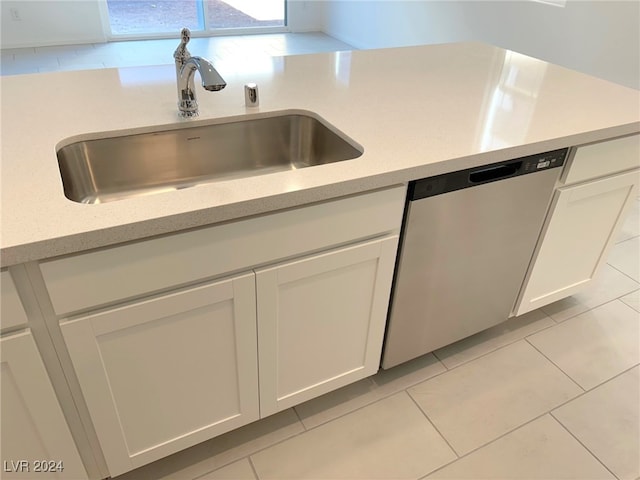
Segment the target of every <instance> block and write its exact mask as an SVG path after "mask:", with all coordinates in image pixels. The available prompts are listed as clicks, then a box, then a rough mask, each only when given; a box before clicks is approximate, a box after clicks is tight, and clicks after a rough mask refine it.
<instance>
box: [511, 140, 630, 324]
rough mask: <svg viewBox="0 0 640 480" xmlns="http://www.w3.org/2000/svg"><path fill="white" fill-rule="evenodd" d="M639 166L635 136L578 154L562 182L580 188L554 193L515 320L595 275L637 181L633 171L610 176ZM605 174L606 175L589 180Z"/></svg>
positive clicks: (570, 293)
mask: <svg viewBox="0 0 640 480" xmlns="http://www.w3.org/2000/svg"><path fill="white" fill-rule="evenodd" d="M598 160H599V161H598ZM638 161H639V160H638V136H634V137H626V138H623V139H620V140H614V141H611V142H606V143H601V144H595V145H590V146H587V147H581V148H579V149H578V150H577V152H576V155H575V157H574V158H573V159H572V161H570V163H569V164H568V165H567V170H566V171H565V173H564V174H563V179H565V181H566V182H571V181H573V182H577V181H581V182H582V183H577V184H574V185H570V186H565V187H562V188H559V189H558V190H557V191H556V193H555V195H554V198H553V202H552V204H551V209H550V212H549V214H548V216H547V220H546V222H545V225H544V227H543V230H542V235H541V238H540V240H539V242H538V245H537V247H536V252H535V253H534V257H533V261H532V263H531V265H530V267H529V272H528V273H527V277H526V279H525V283H524V287H523V289H522V290H521V294H520V297H519V301H518V304H517V307H516V309H515V314H516V315H522V314H524V313H527V312H529V311H531V310H534V309H536V308H539V307H542V306H544V305H547V304H549V303H552V302H555V301H557V300H560V299H562V298H565V297H568V296H570V295H573V294H575V293H577V292H578V291H579V290H581V289H583V288H584V287H585V286H586V285H587V284H589V283H590V282H591V281H592V280H593V278H594V277H595V276H596V275H597V273H598V271H599V268H600V267H601V266H602V265H603V264H604V263H605V262H606V258H607V254H608V252H609V250H610V248H611V246H612V245H613V242H614V241H615V238H616V234H617V231H618V230H619V227H620V225H621V224H622V222H623V221H624V218H625V213H626V212H627V210H628V207H629V206H630V204H631V202H632V200H633V199H634V197H635V196H636V195H637V191H638V183H639V180H640V176H639V171H638V170H637V169H634V170H630V171H629V170H628V171H626V172H623V173H618V174H610V173H611V170H612V169H620V168H628V167H633V166H634V165H635V166H637V164H638ZM605 173H609V175H608V176H602V177H601V178H596V179H592V177H593V175H604V174H605ZM614 173H615V170H614Z"/></svg>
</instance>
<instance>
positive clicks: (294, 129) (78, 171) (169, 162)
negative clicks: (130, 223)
mask: <svg viewBox="0 0 640 480" xmlns="http://www.w3.org/2000/svg"><path fill="white" fill-rule="evenodd" d="M360 155H362V151H361V150H360V149H359V148H357V147H356V146H354V144H353V142H351V141H349V140H347V139H346V137H345V136H344V135H343V134H341V133H339V132H338V131H336V130H335V129H334V128H331V127H329V126H328V125H327V124H325V123H323V122H322V121H321V120H319V119H317V118H315V117H313V116H310V115H307V114H283V115H277V116H271V117H265V118H257V119H255V118H254V119H248V120H242V121H232V122H229V123H220V124H216V125H208V126H198V127H189V128H183V129H177V130H167V131H160V132H153V133H144V134H137V135H128V136H122V137H112V138H105V139H99V140H86V141H82V142H76V143H72V144H70V145H67V146H64V147H62V148H60V149H59V150H58V165H59V167H60V174H61V176H62V183H63V185H64V193H65V195H66V197H67V198H69V199H71V200H73V201H75V202H81V203H104V202H111V201H115V200H122V199H125V198H131V197H136V196H140V195H149V194H154V193H160V192H166V191H170V190H178V189H182V188H188V187H193V186H196V185H202V184H210V183H212V182H216V181H219V180H227V179H231V178H240V177H248V176H253V175H263V174H266V173H272V172H279V171H284V170H292V169H298V168H306V167H311V166H314V165H322V164H326V163H333V162H339V161H342V160H349V159H352V158H357V157H359V156H360Z"/></svg>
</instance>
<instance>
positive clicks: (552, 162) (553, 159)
mask: <svg viewBox="0 0 640 480" xmlns="http://www.w3.org/2000/svg"><path fill="white" fill-rule="evenodd" d="M567 150H568V149H566V148H565V149H562V150H556V151H553V152H548V153H543V154H541V155H535V156H534V157H533V158H532V157H526V158H524V159H523V168H524V172H523V173H527V172H532V171H535V170H542V169H544V168H554V167H559V166H562V165H563V164H564V159H565V157H566V156H567Z"/></svg>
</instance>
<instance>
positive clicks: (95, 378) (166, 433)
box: [61, 273, 258, 476]
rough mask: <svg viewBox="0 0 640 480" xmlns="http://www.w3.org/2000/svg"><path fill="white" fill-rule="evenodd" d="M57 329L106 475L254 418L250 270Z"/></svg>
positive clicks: (254, 350)
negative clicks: (69, 357)
mask: <svg viewBox="0 0 640 480" xmlns="http://www.w3.org/2000/svg"><path fill="white" fill-rule="evenodd" d="M61 328H62V333H63V335H64V339H65V342H66V344H67V347H68V349H69V354H70V356H71V360H72V362H73V366H74V368H75V371H76V374H77V376H78V380H79V382H80V386H81V389H82V392H83V394H84V397H85V400H86V403H87V406H88V408H89V412H90V415H91V418H92V420H93V423H94V426H95V429H96V432H97V434H98V438H99V440H100V445H101V447H102V450H103V453H104V455H105V458H106V461H107V465H108V467H109V472H110V474H111V475H112V476H115V475H119V474H121V473H123V472H126V471H128V470H132V469H133V468H136V467H139V466H141V465H144V464H146V463H149V462H151V461H153V460H157V459H159V458H161V457H164V456H166V455H169V454H171V453H174V452H176V451H178V450H181V449H183V448H186V447H189V446H192V445H194V444H196V443H199V442H201V441H204V440H207V439H209V438H212V437H214V436H216V435H218V434H221V433H223V432H226V431H229V430H231V429H234V428H236V427H239V426H241V425H244V424H246V423H249V422H251V421H253V420H255V419H257V418H258V391H257V382H258V374H257V347H256V321H255V281H254V275H253V273H250V274H246V275H242V276H238V277H235V278H232V279H228V280H224V281H220V282H217V283H213V284H209V285H205V286H201V287H197V288H192V289H190V290H186V291H180V292H176V293H172V294H168V295H165V296H162V297H158V298H153V299H149V300H146V301H142V302H139V303H135V304H132V305H125V306H122V307H120V308H116V309H113V310H109V311H105V312H101V313H97V314H94V315H90V316H87V317H84V318H81V319H79V320H75V321H71V322H69V323H65V324H63V325H62V326H61Z"/></svg>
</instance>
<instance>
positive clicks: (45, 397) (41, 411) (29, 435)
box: [0, 330, 87, 480]
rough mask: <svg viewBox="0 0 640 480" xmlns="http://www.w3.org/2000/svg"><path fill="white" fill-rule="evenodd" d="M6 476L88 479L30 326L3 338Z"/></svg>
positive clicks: (3, 465)
mask: <svg viewBox="0 0 640 480" xmlns="http://www.w3.org/2000/svg"><path fill="white" fill-rule="evenodd" d="M0 355H1V357H2V367H1V368H2V379H1V380H0V382H1V384H2V389H1V397H2V398H1V402H2V403H1V406H2V415H1V416H2V427H1V428H0V430H1V432H2V434H1V435H2V474H1V475H0V476H1V477H2V478H4V479H10V478H16V479H27V478H40V479H42V478H47V479H73V480H78V479H82V478H87V473H86V471H85V469H84V466H83V465H82V461H81V460H80V456H79V454H78V451H77V449H76V446H75V443H74V442H73V438H72V437H71V433H70V432H69V427H68V426H67V423H66V421H65V419H64V416H63V414H62V410H61V409H60V405H59V404H58V400H57V398H56V396H55V393H54V391H53V387H52V386H51V382H50V381H49V377H48V376H47V372H46V370H45V368H44V364H43V363H42V359H41V358H40V354H39V352H38V349H37V347H36V344H35V342H34V340H33V337H32V335H31V332H30V331H29V330H26V331H22V332H21V333H16V334H13V335H6V336H4V337H3V338H2V339H1V340H0Z"/></svg>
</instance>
